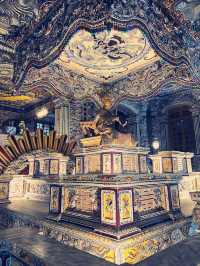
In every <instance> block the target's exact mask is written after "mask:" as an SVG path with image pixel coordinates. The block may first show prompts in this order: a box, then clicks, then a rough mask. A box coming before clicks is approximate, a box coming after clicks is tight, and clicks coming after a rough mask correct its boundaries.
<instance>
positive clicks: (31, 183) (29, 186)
mask: <svg viewBox="0 0 200 266" xmlns="http://www.w3.org/2000/svg"><path fill="white" fill-rule="evenodd" d="M49 192H50V185H49V184H48V183H47V182H46V181H44V180H39V179H38V180H34V179H32V180H31V179H30V180H26V181H25V182H24V196H25V197H26V198H28V199H32V200H41V201H49Z"/></svg>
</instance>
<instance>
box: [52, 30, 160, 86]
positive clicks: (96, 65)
mask: <svg viewBox="0 0 200 266" xmlns="http://www.w3.org/2000/svg"><path fill="white" fill-rule="evenodd" d="M159 59H160V57H159V56H158V55H157V54H156V53H155V52H154V50H153V49H152V48H151V46H150V44H149V42H148V40H147V38H145V36H144V34H143V33H142V31H141V30H139V29H133V30H131V31H126V32H124V31H118V30H113V29H111V30H109V31H108V30H104V31H101V32H97V33H91V32H88V31H86V30H80V31H78V32H77V33H75V34H74V35H73V37H72V38H71V39H70V40H69V43H68V44H67V46H66V47H65V49H64V51H63V52H62V53H61V55H60V56H59V58H58V60H57V61H56V63H58V64H60V65H61V66H62V67H64V68H66V69H68V70H71V71H74V72H77V73H81V74H83V75H84V76H86V77H89V78H90V79H93V80H95V81H98V82H100V83H105V82H111V81H114V80H118V79H120V78H122V77H123V76H125V75H127V74H128V73H130V72H133V71H136V70H138V69H141V68H142V67H144V66H146V65H150V64H152V63H153V62H155V61H158V60H159Z"/></svg>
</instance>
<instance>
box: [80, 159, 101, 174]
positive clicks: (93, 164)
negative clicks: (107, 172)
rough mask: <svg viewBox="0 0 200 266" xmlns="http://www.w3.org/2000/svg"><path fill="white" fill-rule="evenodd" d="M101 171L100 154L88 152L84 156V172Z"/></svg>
mask: <svg viewBox="0 0 200 266" xmlns="http://www.w3.org/2000/svg"><path fill="white" fill-rule="evenodd" d="M100 171H101V158H100V154H89V155H86V156H85V160H84V172H85V174H88V173H91V174H92V173H99V172H100Z"/></svg>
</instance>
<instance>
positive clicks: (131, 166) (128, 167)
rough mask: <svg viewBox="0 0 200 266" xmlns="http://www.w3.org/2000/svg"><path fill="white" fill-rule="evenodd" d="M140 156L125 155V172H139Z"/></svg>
mask: <svg viewBox="0 0 200 266" xmlns="http://www.w3.org/2000/svg"><path fill="white" fill-rule="evenodd" d="M138 168H139V167H138V156H137V155H135V154H123V170H124V172H138Z"/></svg>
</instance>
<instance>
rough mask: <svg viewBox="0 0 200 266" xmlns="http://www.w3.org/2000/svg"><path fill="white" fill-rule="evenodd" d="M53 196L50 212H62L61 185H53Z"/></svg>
mask: <svg viewBox="0 0 200 266" xmlns="http://www.w3.org/2000/svg"><path fill="white" fill-rule="evenodd" d="M50 190H51V197H50V206H49V208H50V212H51V213H56V214H57V213H60V208H61V187H60V186H51V188H50Z"/></svg>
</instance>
